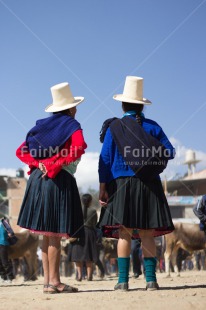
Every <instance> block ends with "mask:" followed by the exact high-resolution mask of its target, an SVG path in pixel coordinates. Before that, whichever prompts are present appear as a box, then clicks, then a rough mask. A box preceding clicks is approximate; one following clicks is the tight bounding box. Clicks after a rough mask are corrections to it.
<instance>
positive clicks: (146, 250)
mask: <svg viewBox="0 0 206 310" xmlns="http://www.w3.org/2000/svg"><path fill="white" fill-rule="evenodd" d="M139 235H140V238H141V240H142V251H143V255H144V257H156V245H155V241H154V237H153V230H152V229H150V230H140V231H139Z"/></svg>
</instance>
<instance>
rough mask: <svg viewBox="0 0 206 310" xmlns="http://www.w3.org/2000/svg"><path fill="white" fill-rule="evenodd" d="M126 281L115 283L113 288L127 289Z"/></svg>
mask: <svg viewBox="0 0 206 310" xmlns="http://www.w3.org/2000/svg"><path fill="white" fill-rule="evenodd" d="M128 288H129V286H128V283H127V282H126V283H117V284H116V285H115V287H114V290H115V291H116V290H121V291H128Z"/></svg>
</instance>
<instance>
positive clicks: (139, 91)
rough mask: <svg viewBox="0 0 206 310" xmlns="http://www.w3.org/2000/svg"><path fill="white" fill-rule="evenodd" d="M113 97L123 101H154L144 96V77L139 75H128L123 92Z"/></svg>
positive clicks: (142, 102)
mask: <svg viewBox="0 0 206 310" xmlns="http://www.w3.org/2000/svg"><path fill="white" fill-rule="evenodd" d="M113 99H115V100H117V101H121V102H129V103H137V104H138V103H139V104H151V103H152V102H151V101H150V100H148V99H146V98H143V78H141V77H138V76H127V77H126V80H125V84H124V91H123V94H119V95H114V96H113Z"/></svg>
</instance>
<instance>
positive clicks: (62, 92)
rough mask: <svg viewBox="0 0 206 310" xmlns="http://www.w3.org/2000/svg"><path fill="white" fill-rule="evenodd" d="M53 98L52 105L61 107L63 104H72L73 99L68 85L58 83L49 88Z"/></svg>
mask: <svg viewBox="0 0 206 310" xmlns="http://www.w3.org/2000/svg"><path fill="white" fill-rule="evenodd" d="M51 93H52V98H53V105H55V106H62V105H64V104H68V103H73V102H74V97H73V95H72V92H71V89H70V86H69V83H67V82H65V83H60V84H57V85H55V86H53V87H51Z"/></svg>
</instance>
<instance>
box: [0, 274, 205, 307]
mask: <svg viewBox="0 0 206 310" xmlns="http://www.w3.org/2000/svg"><path fill="white" fill-rule="evenodd" d="M157 278H158V283H159V286H160V290H158V291H152V292H151V291H150V292H148V291H146V290H145V280H144V277H143V276H140V277H139V278H138V279H134V278H132V277H130V281H129V285H130V289H129V291H128V292H120V291H114V290H113V287H114V285H115V284H116V282H117V277H115V276H114V277H112V276H111V277H107V278H105V279H103V280H99V279H98V278H94V280H93V281H91V282H88V281H86V280H83V281H82V282H77V281H76V280H75V279H74V278H62V280H64V282H66V283H67V284H71V285H75V286H76V287H78V289H79V292H78V293H73V294H53V295H51V294H49V295H48V294H43V292H42V289H43V286H42V283H43V279H42V278H39V279H38V280H37V281H35V282H23V279H22V278H18V279H16V280H14V281H13V283H12V284H3V283H2V284H0V309H9V310H24V309H28V310H33V309H35V310H40V309H42V310H44V309H45V310H46V309H48V310H50V309H51V310H53V309H55V310H60V309H72V310H73V309H74V310H76V309H78V310H79V309H80V310H81V309H84V310H87V309H90V310H95V309H98V310H100V309H106V310H110V309H118V310H121V309H141V310H147V309H152V310H156V309H158V310H159V309H164V310H170V309H172V310H174V309H175V310H179V309H180V310H190V309H192V310H194V309H200V310H201V309H204V310H205V309H206V271H184V272H182V273H181V276H180V277H177V276H176V275H175V274H173V273H172V274H171V278H166V277H165V274H164V273H158V274H157Z"/></svg>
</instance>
